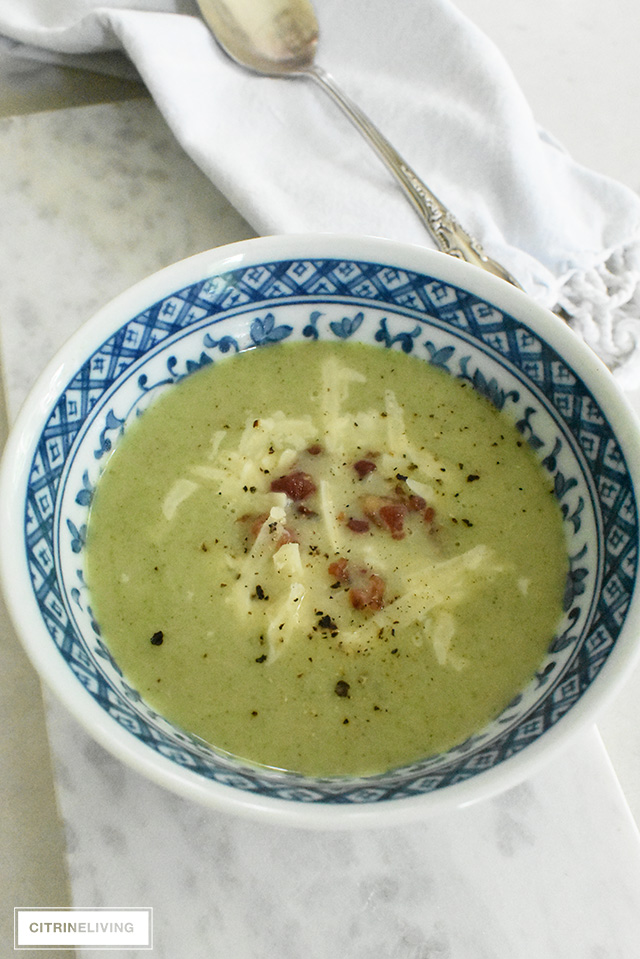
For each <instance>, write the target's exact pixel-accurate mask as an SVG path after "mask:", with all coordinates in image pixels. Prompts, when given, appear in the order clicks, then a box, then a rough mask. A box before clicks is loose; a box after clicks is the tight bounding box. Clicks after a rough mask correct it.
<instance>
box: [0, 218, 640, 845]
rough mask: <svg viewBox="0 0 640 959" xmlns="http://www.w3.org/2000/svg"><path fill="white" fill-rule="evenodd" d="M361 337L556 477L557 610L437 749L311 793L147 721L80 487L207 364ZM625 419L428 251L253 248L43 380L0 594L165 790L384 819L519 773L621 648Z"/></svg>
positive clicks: (621, 665) (636, 463) (369, 246)
mask: <svg viewBox="0 0 640 959" xmlns="http://www.w3.org/2000/svg"><path fill="white" fill-rule="evenodd" d="M316 339H323V340H331V341H341V340H343V341H352V340H362V341H365V342H368V343H371V344H375V345H377V346H378V347H379V348H380V349H390V350H404V351H405V352H406V353H411V354H412V355H414V356H417V357H420V358H421V359H423V360H424V362H425V363H431V364H433V365H435V366H438V367H440V368H441V369H444V370H447V371H448V372H449V373H450V374H451V375H452V376H455V377H459V378H463V379H465V380H466V381H468V382H469V383H471V384H473V386H474V387H475V389H476V390H478V392H480V393H482V394H483V395H484V396H486V397H488V398H489V399H490V400H491V402H492V403H494V404H495V405H496V406H497V407H499V408H500V409H501V410H503V411H504V412H505V413H506V414H507V415H508V416H509V417H511V418H512V419H513V420H514V421H515V422H516V423H517V426H518V429H519V430H520V432H521V433H522V435H523V437H524V438H525V439H526V440H527V441H528V442H529V443H530V445H531V446H532V448H533V449H534V450H535V452H536V454H537V455H538V457H539V458H540V461H541V462H542V464H543V466H544V468H545V469H546V470H547V472H548V473H549V474H550V476H551V477H552V479H553V484H554V488H555V494H556V496H557V498H558V501H559V503H560V506H561V509H562V515H563V517H564V525H565V529H566V535H567V542H568V548H569V556H570V573H569V577H568V581H567V589H566V596H565V611H564V617H563V620H562V622H561V624H560V626H559V629H558V632H557V634H556V636H555V637H554V639H553V642H552V643H551V646H550V648H549V651H548V653H547V655H546V657H545V659H544V661H543V662H542V663H541V665H540V668H539V669H538V671H537V673H536V675H535V677H534V679H533V680H532V682H531V683H530V684H529V685H528V687H527V688H526V689H525V690H524V691H523V692H522V694H521V695H519V696H517V697H516V698H515V699H514V700H513V701H512V702H511V703H510V704H509V706H508V707H507V708H506V709H505V710H504V712H503V713H502V714H501V715H500V716H499V717H498V718H497V719H496V720H495V721H494V722H492V723H491V724H490V725H489V726H488V727H487V728H486V729H483V730H482V731H481V732H480V733H478V734H477V735H475V736H472V737H471V738H470V739H468V740H467V741H466V742H464V743H462V744H461V745H459V746H457V747H456V748H454V749H451V750H450V751H449V752H447V753H445V754H443V755H438V756H434V757H431V758H429V759H425V760H424V761H422V762H418V763H415V764H413V765H411V766H408V767H403V768H401V769H396V770H394V771H392V772H389V773H385V774H383V775H376V776H372V777H367V778H359V779H354V778H334V779H314V778H310V777H307V776H301V775H295V774H289V773H284V772H279V771H272V770H268V769H261V768H255V767H253V766H250V765H247V764H245V763H242V762H241V761H238V760H236V759H234V758H233V757H230V756H228V755H227V754H224V753H222V752H217V751H216V750H215V749H214V748H209V747H207V746H205V745H203V744H202V742H200V741H199V740H197V739H196V738H195V737H192V736H190V735H189V734H188V733H185V732H184V731H182V730H180V729H177V728H176V727H174V726H173V725H172V724H171V723H169V722H168V721H166V720H165V719H163V718H162V717H161V716H159V715H158V714H157V713H156V712H154V710H152V709H151V708H149V706H147V705H146V703H145V702H144V701H143V700H142V699H141V698H140V696H139V695H138V693H137V692H136V690H135V689H132V688H131V686H130V685H129V684H128V683H127V682H126V680H125V679H124V678H123V676H122V674H121V672H120V670H119V668H118V665H117V663H116V662H114V660H113V658H112V656H111V655H110V653H109V650H108V649H107V647H106V646H105V644H104V642H103V640H102V638H101V636H100V632H99V629H98V628H97V625H96V623H95V622H94V620H93V617H92V614H91V606H90V602H91V601H90V597H89V596H88V595H87V590H86V586H85V582H84V576H83V562H84V557H83V553H84V540H85V530H86V525H87V518H88V513H89V508H90V504H91V498H92V493H93V490H94V487H95V484H96V482H97V481H98V478H99V476H100V473H101V471H102V469H103V467H104V464H105V461H106V459H107V455H108V453H109V451H110V450H111V449H112V448H113V447H114V446H115V444H117V443H118V442H119V440H120V438H121V437H122V435H123V434H124V433H125V432H126V430H127V428H128V425H129V423H130V422H131V420H132V419H133V418H134V417H135V415H136V413H137V412H138V411H140V410H141V409H142V408H143V407H145V406H146V405H147V404H148V403H150V402H152V401H153V400H154V399H155V398H156V397H157V396H158V395H159V394H160V393H161V392H162V391H164V390H167V389H171V388H172V386H173V384H175V383H177V382H178V381H179V380H181V379H182V378H183V377H185V376H188V375H189V374H190V373H191V372H193V371H194V370H197V369H199V368H200V367H202V366H203V365H205V364H209V363H215V362H217V361H218V360H219V359H220V358H221V357H222V356H223V355H225V354H229V353H232V352H236V351H240V350H246V349H249V348H253V347H258V348H260V347H262V346H264V345H267V344H271V343H274V342H277V341H281V340H289V341H290V340H316ZM639 451H640V440H639V431H638V426H637V425H636V422H635V419H634V417H633V416H632V414H631V413H630V412H629V410H628V408H627V406H626V404H625V402H624V401H623V399H622V398H621V396H620V394H619V392H618V389H617V387H616V386H615V384H614V382H613V380H612V378H611V377H610V375H609V374H608V372H607V371H606V370H605V369H604V367H603V366H602V364H601V363H600V362H599V361H598V360H597V359H596V358H595V357H594V356H593V354H592V353H591V352H590V351H589V350H588V348H586V347H585V346H584V345H583V343H582V342H580V341H579V340H578V338H577V337H576V336H575V335H574V334H573V333H572V332H571V331H570V330H569V329H568V328H567V327H566V326H565V325H564V324H563V323H562V322H561V321H560V320H559V319H558V318H557V317H555V316H553V315H552V314H550V313H548V312H547V311H545V310H543V309H542V308H540V307H539V306H537V305H536V304H534V303H533V302H532V301H531V300H530V299H529V298H528V297H527V296H525V295H524V294H523V293H521V292H520V291H519V290H517V289H514V288H512V287H510V286H508V285H507V284H505V283H503V282H502V281H500V280H497V279H495V278H494V277H492V276H490V275H488V274H486V273H483V272H481V271H479V270H476V269H475V268H473V267H469V266H468V265H467V264H465V263H463V262H461V261H459V260H456V259H454V258H452V257H447V256H444V255H442V254H439V253H432V252H430V251H426V250H423V249H419V248H415V247H408V246H402V245H398V244H395V243H389V242H386V241H378V240H370V239H356V238H349V237H329V236H324V237H303V236H291V237H285V238H276V237H271V238H265V239H260V240H251V241H247V242H245V243H239V244H234V245H232V246H229V247H225V248H221V249H218V250H213V251H210V252H206V253H202V254H199V255H198V256H195V257H192V258H190V259H188V260H185V261H183V262H181V263H178V264H175V265H174V266H171V267H169V268H167V269H165V270H163V271H162V272H160V273H158V274H156V275H155V276H153V277H151V278H149V279H147V280H145V281H143V282H142V283H140V284H138V285H137V286H136V287H134V288H133V289H132V290H130V291H129V292H127V293H125V294H123V295H122V296H120V297H119V298H118V299H116V300H115V301H114V302H112V303H111V304H110V305H109V306H107V307H106V308H105V309H103V310H102V311H101V312H100V313H99V314H97V315H96V316H95V317H94V318H93V319H92V320H90V321H89V322H88V323H87V324H86V325H84V326H83V327H82V328H81V329H80V330H79V331H78V333H76V335H75V336H74V337H73V338H72V339H71V340H70V341H69V342H68V343H67V345H66V346H65V347H64V348H63V349H62V350H61V352H60V353H59V354H58V356H57V357H56V358H55V359H54V360H53V361H52V363H51V364H50V366H49V367H48V368H47V370H45V372H44V373H43V375H42V377H41V378H40V380H39V382H38V383H37V385H36V387H35V388H34V390H33V391H32V393H31V396H30V398H29V399H28V401H27V403H26V404H25V406H24V408H23V410H22V412H21V414H20V417H19V419H18V422H17V423H16V425H15V428H14V430H13V433H12V436H11V438H10V440H9V443H8V445H7V448H6V452H5V456H4V460H3V466H2V474H1V477H0V484H1V485H0V504H1V506H0V508H1V510H2V520H1V528H2V538H1V562H2V579H3V585H4V591H5V594H6V599H7V602H8V605H9V608H10V612H11V615H12V618H13V620H14V622H15V626H16V628H17V630H18V633H19V635H20V636H21V638H22V641H23V643H24V646H25V648H26V650H27V652H28V654H29V655H30V657H31V659H32V661H33V664H34V665H35V667H36V669H37V670H38V671H39V673H40V675H41V677H42V679H43V680H44V681H45V682H46V683H47V684H48V685H49V686H50V687H51V688H52V689H53V691H54V692H55V693H57V695H58V696H59V697H60V699H61V700H62V702H63V703H64V704H65V705H66V706H67V707H68V709H69V710H70V711H71V713H72V714H73V715H74V716H75V717H76V719H77V720H78V721H79V722H80V723H81V724H82V725H83V726H85V727H86V729H87V730H88V731H89V732H90V733H91V734H92V735H93V736H94V737H95V738H96V740H98V741H99V742H100V743H101V744H102V745H103V746H105V747H107V748H108V749H109V750H111V751H112V752H113V753H114V754H115V755H116V756H118V757H120V758H121V759H122V760H123V761H125V762H127V763H130V764H131V765H132V766H134V767H135V768H136V769H137V770H138V771H140V772H142V773H144V774H146V775H147V776H149V777H150V778H151V779H153V780H155V781H156V782H158V783H161V784H163V785H164V786H167V787H168V788H170V789H173V790H175V791H176V792H178V793H180V794H182V795H184V796H187V797H190V798H192V799H194V800H198V801H201V802H204V803H207V804H210V805H212V806H217V807H221V808H227V809H234V810H238V811H244V812H247V813H253V814H256V815H267V816H269V815H270V816H277V817H278V819H279V820H281V821H288V822H291V823H294V824H296V825H326V826H342V825H353V824H356V823H358V824H361V823H362V824H366V825H375V824H377V823H385V824H388V823H391V822H398V821H402V820H406V819H408V818H411V817H416V816H418V815H422V814H424V813H425V812H427V811H432V810H438V809H442V808H451V807H454V806H456V805H461V804H463V803H467V802H470V801H472V800H476V799H479V798H481V797H486V796H488V795H490V794H492V793H495V792H497V791H499V790H501V789H504V788H506V787H508V786H509V785H512V784H513V783H515V782H517V781H518V780H521V779H522V778H524V777H525V776H527V775H529V774H530V773H531V772H532V771H533V770H534V769H536V768H537V767H538V765H539V763H540V762H541V761H542V760H543V759H545V758H546V757H548V756H550V755H552V754H553V753H554V752H555V751H556V749H557V747H558V746H559V745H560V744H562V743H564V742H565V741H566V740H567V739H568V738H569V737H570V735H571V734H572V733H575V731H576V730H578V729H580V728H582V727H583V726H584V725H585V724H587V723H590V722H592V721H593V719H594V715H595V712H596V710H597V708H598V707H600V706H601V705H602V703H603V702H605V701H606V700H607V699H608V698H609V697H610V695H611V694H612V692H613V691H615V689H616V688H617V686H618V685H619V683H620V682H621V680H622V679H623V678H624V676H625V674H626V673H628V671H629V670H630V668H631V666H632V663H633V662H634V660H635V658H636V655H637V653H638V649H639V634H640V617H639V600H638V596H637V588H636V583H637V578H638V539H639V526H638V504H637V502H636V496H635V490H636V489H638V488H640V452H639Z"/></svg>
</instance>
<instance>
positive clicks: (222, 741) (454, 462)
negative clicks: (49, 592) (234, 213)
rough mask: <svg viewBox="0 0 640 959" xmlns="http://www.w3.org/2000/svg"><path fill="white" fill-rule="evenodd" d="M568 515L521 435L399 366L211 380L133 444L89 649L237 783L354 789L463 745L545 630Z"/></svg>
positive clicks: (433, 376)
mask: <svg viewBox="0 0 640 959" xmlns="http://www.w3.org/2000/svg"><path fill="white" fill-rule="evenodd" d="M567 568H568V560H567V554H566V545H565V541H564V536H563V530H562V522H561V515H560V509H559V506H558V503H557V501H556V499H555V497H554V495H553V492H552V489H551V485H550V483H549V482H548V479H547V477H546V474H545V473H544V471H543V469H542V467H541V465H540V464H539V463H538V461H537V460H536V458H535V456H534V454H533V453H532V451H531V450H530V449H529V447H528V446H527V444H526V442H524V440H523V439H522V437H521V436H520V434H519V433H518V431H517V430H516V428H515V426H514V425H513V424H512V423H511V421H510V420H509V419H508V418H507V417H506V416H505V415H504V414H503V413H501V412H499V411H498V410H496V409H495V408H494V407H493V406H492V405H491V404H490V403H489V402H488V401H486V400H485V399H484V398H483V397H481V396H480V395H479V394H478V393H476V392H475V391H474V390H473V388H472V387H471V386H470V385H469V384H467V383H465V382H464V381H460V380H456V379H455V378H453V377H452V376H450V375H449V374H447V373H445V372H443V371H440V370H437V369H434V368H433V367H431V366H429V365H428V364H427V363H426V362H423V361H422V360H419V359H417V358H415V357H412V356H409V355H406V354H404V353H401V352H395V351H394V352H392V351H390V350H385V349H381V348H375V347H370V346H365V345H362V344H348V345H347V344H342V343H340V344H337V343H336V344H333V343H322V342H316V343H299V344H287V345H278V346H272V347H268V348H260V349H257V350H252V351H249V352H246V353H242V354H239V355H237V356H234V357H233V358H229V359H225V360H223V361H221V362H219V363H217V364H215V365H211V366H208V367H206V368H204V369H202V370H199V371H198V372H197V373H194V374H193V375H191V376H189V377H187V378H186V379H185V380H183V381H181V382H180V383H179V384H178V385H176V386H174V387H172V388H171V389H170V390H168V391H167V392H166V393H165V394H164V395H162V396H161V397H160V398H159V399H158V401H157V402H156V403H155V404H154V405H152V406H151V407H150V408H149V409H148V410H147V411H146V412H145V413H144V414H143V415H142V416H141V417H140V419H139V420H138V421H137V422H136V423H135V424H134V425H132V426H131V428H130V429H129V430H128V431H127V433H126V434H125V436H124V438H123V440H122V441H121V443H120V444H119V445H118V446H117V448H116V450H115V451H114V453H113V455H112V456H111V458H110V460H109V462H108V464H107V467H106V469H105V472H104V474H103V475H102V477H101V479H100V481H99V483H98V487H97V490H96V494H95V497H94V501H93V505H92V509H91V515H90V519H89V524H88V535H87V580H88V584H89V589H90V592H91V598H92V607H93V611H94V614H95V616H96V619H97V621H98V623H99V624H100V627H101V630H102V633H103V636H104V638H105V641H106V642H107V643H108V645H109V646H110V648H111V650H112V652H113V655H114V658H115V659H116V661H117V662H118V664H119V665H120V667H121V668H122V670H123V672H124V674H125V676H126V677H127V679H128V681H129V682H130V683H131V684H132V685H134V686H135V687H136V688H137V690H138V691H139V692H140V694H141V695H142V696H143V698H144V699H145V700H146V701H147V702H148V703H149V704H150V705H151V706H152V707H153V708H155V709H156V710H157V711H158V712H160V713H162V714H163V715H165V716H166V717H168V718H169V719H170V720H172V721H174V722H175V723H176V724H177V725H179V726H181V727H182V728H184V729H186V730H189V731H190V732H192V733H194V734H196V735H197V736H199V737H201V738H202V739H204V740H206V741H207V742H210V743H212V744H213V745H215V746H217V747H219V748H222V749H224V750H227V751H229V752H231V753H234V754H236V755H238V756H240V757H243V758H245V759H247V760H249V761H252V762H256V763H260V764H264V765H269V766H275V767H279V768H284V769H288V770H295V771H299V772H303V773H308V774H315V775H322V776H324V775H342V774H367V773H375V772H381V771H384V770H387V769H390V768H393V767H395V766H399V765H402V764H406V763H409V762H412V761H415V760H418V759H420V758H423V757H425V756H428V755H430V754H433V753H435V752H439V751H441V750H445V749H447V748H449V747H450V746H452V745H454V744H456V743H459V742H461V741H463V740H464V739H465V738H467V737H468V736H469V735H471V734H472V733H474V732H475V731H477V730H478V729H479V728H481V727H482V726H484V725H485V724H486V723H487V722H488V721H490V720H491V719H492V718H493V717H495V716H496V715H498V714H499V712H500V711H501V710H502V709H503V708H504V706H505V705H506V704H507V703H508V702H509V701H510V700H511V699H512V698H513V696H514V695H515V694H516V693H517V692H518V691H519V690H520V689H522V688H523V686H524V685H525V684H526V683H527V682H528V680H529V679H530V678H531V677H532V676H533V674H534V672H535V670H536V668H537V667H538V665H539V664H540V662H541V660H542V658H543V656H544V653H545V651H546V650H547V648H548V646H549V643H550V641H551V639H552V637H553V634H554V630H555V627H556V625H557V623H558V620H559V618H560V615H561V602H562V594H563V589H564V583H565V577H566V572H567Z"/></svg>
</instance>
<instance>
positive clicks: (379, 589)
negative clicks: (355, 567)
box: [349, 573, 385, 610]
mask: <svg viewBox="0 0 640 959" xmlns="http://www.w3.org/2000/svg"><path fill="white" fill-rule="evenodd" d="M384 587H385V583H384V580H383V579H382V577H381V576H378V574H377V573H371V574H370V576H369V579H368V581H367V582H366V583H365V584H364V585H363V586H353V587H352V588H351V589H350V590H349V599H350V600H351V605H352V606H353V608H354V609H370V610H378V609H382V607H383V606H384Z"/></svg>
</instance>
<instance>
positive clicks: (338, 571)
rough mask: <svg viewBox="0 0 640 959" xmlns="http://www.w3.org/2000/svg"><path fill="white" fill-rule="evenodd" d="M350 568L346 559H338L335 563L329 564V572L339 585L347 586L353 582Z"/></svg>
mask: <svg viewBox="0 0 640 959" xmlns="http://www.w3.org/2000/svg"><path fill="white" fill-rule="evenodd" d="M348 566H349V564H348V562H347V560H346V559H344V558H341V559H336V560H334V561H333V563H329V572H330V574H331V575H332V576H333V578H334V579H335V580H336V581H337V582H338V583H342V584H343V585H346V584H348V583H350V582H351V576H350V574H349V569H348Z"/></svg>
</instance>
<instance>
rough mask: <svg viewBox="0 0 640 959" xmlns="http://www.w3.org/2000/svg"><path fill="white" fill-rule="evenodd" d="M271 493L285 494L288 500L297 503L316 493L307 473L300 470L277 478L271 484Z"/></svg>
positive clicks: (314, 485)
mask: <svg viewBox="0 0 640 959" xmlns="http://www.w3.org/2000/svg"><path fill="white" fill-rule="evenodd" d="M271 491H272V492H273V493H286V495H287V496H288V497H289V499H292V500H294V502H298V501H299V500H301V499H306V498H307V496H311V495H312V494H313V493H315V491H316V484H315V483H314V482H313V480H312V478H311V477H310V476H309V474H308V473H304V472H303V471H302V470H295V471H294V472H293V473H287V474H286V476H279V477H278V479H275V480H273V481H272V483H271Z"/></svg>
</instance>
